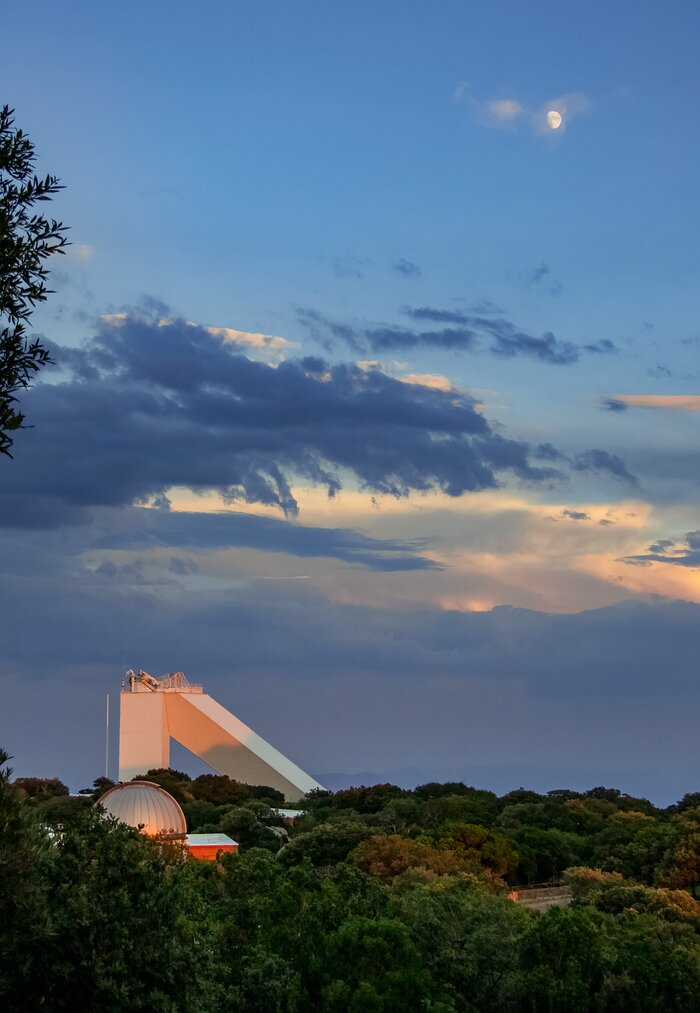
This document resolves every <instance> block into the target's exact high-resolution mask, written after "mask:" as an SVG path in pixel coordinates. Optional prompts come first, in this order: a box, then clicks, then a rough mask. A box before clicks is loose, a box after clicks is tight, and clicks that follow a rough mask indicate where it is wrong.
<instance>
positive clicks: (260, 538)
mask: <svg viewBox="0 0 700 1013" xmlns="http://www.w3.org/2000/svg"><path fill="white" fill-rule="evenodd" d="M164 546H165V547H172V548H179V549H182V550H185V549H228V548H246V549H258V550H261V551H263V552H284V553H287V554H289V555H293V556H300V557H329V558H333V559H340V560H342V561H343V562H346V563H354V564H356V565H359V566H364V567H367V568H368V569H370V570H377V571H383V572H389V573H392V572H399V571H403V570H439V569H441V567H440V566H439V565H438V564H437V563H434V562H433V561H432V560H431V559H428V558H427V557H425V556H421V555H419V552H420V550H421V549H422V548H424V546H425V542H424V541H422V540H420V539H390V538H386V539H379V538H370V537H368V536H367V535H364V534H362V533H361V532H360V531H353V530H351V529H347V528H316V527H310V526H306V525H303V524H290V523H289V522H288V521H283V520H278V519H276V518H274V517H257V516H254V515H252V514H243V513H235V512H221V513H185V512H177V513H171V512H170V511H167V510H146V509H143V508H139V507H134V508H133V509H132V510H130V511H129V512H128V514H127V515H126V517H123V518H122V519H121V521H120V523H119V525H118V527H116V528H115V529H113V530H111V531H110V532H109V533H108V534H105V535H102V536H101V537H99V538H97V539H96V540H95V541H94V542H93V543H92V548H95V549H129V550H133V549H153V548H161V547H164ZM183 565H185V564H183V562H182V560H176V559H173V560H172V561H171V565H170V569H171V571H172V572H173V573H175V574H177V575H183V574H184V573H185V572H186V571H185V570H184V569H183V568H182V567H183Z"/></svg>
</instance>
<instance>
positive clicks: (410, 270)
mask: <svg viewBox="0 0 700 1013" xmlns="http://www.w3.org/2000/svg"><path fill="white" fill-rule="evenodd" d="M391 266H392V267H393V269H394V270H395V271H396V273H397V274H400V275H402V276H403V277H404V278H420V276H421V273H422V272H421V269H420V267H419V266H418V264H414V263H413V262H412V261H410V260H404V258H403V257H401V258H400V259H399V260H395V261H393V263H392V265H391Z"/></svg>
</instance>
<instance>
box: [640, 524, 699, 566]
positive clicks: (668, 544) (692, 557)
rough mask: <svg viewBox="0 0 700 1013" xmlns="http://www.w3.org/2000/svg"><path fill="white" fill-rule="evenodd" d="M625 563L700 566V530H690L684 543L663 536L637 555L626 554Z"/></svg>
mask: <svg viewBox="0 0 700 1013" xmlns="http://www.w3.org/2000/svg"><path fill="white" fill-rule="evenodd" d="M622 561H623V563H629V564H630V565H631V566H644V565H647V564H649V563H670V564H671V565H672V566H687V567H690V568H691V569H696V568H699V567H700V531H689V532H688V534H687V535H686V536H685V538H684V539H683V542H682V543H678V542H675V541H674V540H673V539H670V538H661V539H659V541H658V542H654V543H653V545H650V546H649V548H648V549H647V551H646V552H641V553H639V555H637V556H624V557H623V559H622Z"/></svg>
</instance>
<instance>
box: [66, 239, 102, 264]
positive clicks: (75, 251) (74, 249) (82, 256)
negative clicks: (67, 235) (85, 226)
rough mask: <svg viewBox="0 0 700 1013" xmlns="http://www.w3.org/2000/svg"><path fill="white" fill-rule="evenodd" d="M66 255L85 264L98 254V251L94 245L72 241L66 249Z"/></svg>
mask: <svg viewBox="0 0 700 1013" xmlns="http://www.w3.org/2000/svg"><path fill="white" fill-rule="evenodd" d="M66 255H67V257H68V259H69V260H77V261H78V263H80V264H85V263H86V262H87V261H88V260H92V259H93V257H95V256H96V252H95V248H94V246H90V245H89V244H88V243H71V244H70V246H68V247H67V249H66Z"/></svg>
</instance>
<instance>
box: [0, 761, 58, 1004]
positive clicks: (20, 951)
mask: <svg viewBox="0 0 700 1013" xmlns="http://www.w3.org/2000/svg"><path fill="white" fill-rule="evenodd" d="M9 759H10V757H9V756H8V754H7V753H6V752H5V751H4V750H2V749H0V1007H2V1008H3V1009H8V1010H11V1009H16V1010H20V1009H38V1008H39V1003H38V1001H37V1002H35V1001H33V999H34V997H36V998H37V999H38V996H37V994H36V990H37V988H38V987H39V986H38V982H37V969H38V967H40V966H41V965H42V964H43V962H44V960H45V954H44V948H45V945H46V943H47V941H48V939H49V938H50V936H51V928H52V926H51V916H50V911H49V907H48V903H47V900H48V898H47V891H46V874H47V870H48V867H49V865H50V864H51V863H52V862H53V861H54V860H55V857H56V856H55V848H54V847H53V845H52V843H51V839H50V837H49V835H48V833H47V831H46V830H45V829H44V828H42V827H41V825H40V824H39V821H38V820H37V818H36V816H35V814H34V812H33V811H32V809H31V807H30V806H29V805H27V803H26V800H25V799H26V796H23V794H22V793H21V792H20V791H18V790H17V788H15V786H14V785H12V784H10V776H11V774H12V770H11V768H9V767H8V766H7V763H8V760H9Z"/></svg>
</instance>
